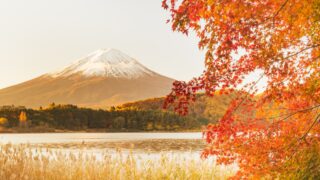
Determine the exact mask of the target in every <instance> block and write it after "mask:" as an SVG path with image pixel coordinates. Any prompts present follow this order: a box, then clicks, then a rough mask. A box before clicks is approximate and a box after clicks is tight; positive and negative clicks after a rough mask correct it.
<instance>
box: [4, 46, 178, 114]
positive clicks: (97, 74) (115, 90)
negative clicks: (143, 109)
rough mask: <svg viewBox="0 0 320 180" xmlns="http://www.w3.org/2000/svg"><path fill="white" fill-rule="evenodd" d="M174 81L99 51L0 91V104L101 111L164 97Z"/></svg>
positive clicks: (123, 57)
mask: <svg viewBox="0 0 320 180" xmlns="http://www.w3.org/2000/svg"><path fill="white" fill-rule="evenodd" d="M173 81H174V80H173V79H171V78H168V77H165V76H162V75H160V74H158V73H155V72H153V71H151V70H149V69H148V68H146V67H144V66H143V65H142V64H140V63H139V62H138V61H136V60H135V59H133V58H131V57H129V56H128V55H126V54H124V53H122V52H120V51H118V50H114V49H100V50H98V51H95V52H94V53H91V54H89V55H88V56H86V57H84V58H82V59H80V60H79V61H77V62H75V63H73V64H71V65H70V66H68V67H66V68H63V69H62V70H59V71H57V72H53V73H48V74H45V75H43V76H40V77H38V78H35V79H33V80H30V81H27V82H24V83H21V84H18V85H15V86H12V87H8V88H5V89H2V90H0V105H9V104H15V105H24V106H27V107H34V108H37V107H39V106H46V105H48V104H49V103H52V102H55V103H61V104H66V103H68V104H76V105H79V106H86V107H93V108H105V107H108V106H111V105H118V104H122V103H124V102H130V101H136V100H140V99H145V98H151V97H157V96H164V95H166V94H167V93H168V92H169V91H170V89H171V84H172V82H173Z"/></svg>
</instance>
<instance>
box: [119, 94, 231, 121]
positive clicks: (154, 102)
mask: <svg viewBox="0 0 320 180" xmlns="http://www.w3.org/2000/svg"><path fill="white" fill-rule="evenodd" d="M235 96H236V95H235V94H230V95H220V94H218V93H217V94H216V95H215V96H213V97H208V96H206V95H204V94H198V95H197V99H196V101H195V102H194V103H192V104H190V109H189V114H188V117H193V118H198V119H204V120H207V121H208V122H210V123H215V122H217V121H218V120H219V119H220V118H221V117H222V116H223V115H224V113H225V111H226V110H227V108H228V105H229V104H230V102H231V100H232V99H233V98H235ZM164 99H165V98H164V97H163V98H151V99H146V100H142V101H136V102H131V103H125V104H123V105H121V106H118V107H117V108H118V109H137V110H163V109H162V105H163V102H164ZM169 111H172V110H169Z"/></svg>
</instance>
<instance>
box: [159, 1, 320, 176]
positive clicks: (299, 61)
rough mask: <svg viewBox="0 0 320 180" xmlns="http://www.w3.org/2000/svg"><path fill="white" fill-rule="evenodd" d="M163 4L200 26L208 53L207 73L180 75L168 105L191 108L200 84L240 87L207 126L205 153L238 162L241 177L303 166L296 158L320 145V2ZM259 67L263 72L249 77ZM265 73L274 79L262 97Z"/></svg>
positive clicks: (192, 26) (180, 20)
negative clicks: (189, 76)
mask: <svg viewBox="0 0 320 180" xmlns="http://www.w3.org/2000/svg"><path fill="white" fill-rule="evenodd" d="M162 6H163V8H165V9H167V10H168V11H169V12H170V15H171V16H170V19H169V20H168V23H171V24H172V29H173V30H174V31H179V32H182V33H184V34H186V35H188V34H189V33H190V32H193V33H195V34H196V35H197V37H198V38H199V44H198V46H199V48H200V49H202V50H204V51H205V52H206V55H205V71H204V72H203V74H202V75H201V76H199V77H197V78H194V79H192V80H191V81H189V82H183V81H176V82H174V84H173V89H172V92H171V93H170V94H169V95H168V96H167V99H166V102H165V104H164V106H165V108H167V107H168V106H170V105H173V107H174V109H175V110H176V111H177V112H178V113H180V114H182V115H185V114H187V113H188V105H189V104H190V102H192V101H194V100H195V98H196V93H197V92H199V91H200V90H204V91H205V93H206V95H208V96H213V95H214V94H215V92H216V91H217V90H219V92H220V93H223V94H228V93H230V92H233V91H236V93H237V94H238V96H237V98H236V99H234V100H233V101H232V102H231V103H230V106H229V108H228V110H227V111H226V113H225V115H224V116H223V117H222V118H221V119H220V121H219V123H218V124H214V125H208V127H207V130H206V131H205V132H204V135H205V138H206V141H207V143H208V146H207V148H206V149H205V150H204V152H203V156H204V157H206V156H208V155H216V156H217V160H218V162H219V163H223V164H230V163H235V162H236V163H238V165H239V167H240V170H239V172H238V173H237V176H236V177H253V178H254V177H261V176H265V177H267V176H271V177H278V176H279V174H285V173H286V172H288V171H289V170H291V171H292V172H293V171H294V168H295V169H297V168H299V166H293V165H292V164H294V163H293V161H294V160H297V159H299V158H298V155H299V154H300V155H301V153H303V152H309V151H308V149H309V148H310V147H315V149H317V148H319V147H320V139H319V132H320V128H319V127H318V126H317V125H318V122H319V120H320V116H319V112H318V110H319V107H320V105H319V104H320V62H319V59H320V1H319V0H262V1H261V0H181V1H177V0H170V1H169V0H163V2H162ZM252 73H260V74H261V75H260V76H258V77H256V80H255V81H252V82H249V83H244V80H245V79H246V77H248V75H250V74H252ZM261 79H264V80H265V81H266V83H267V85H266V88H265V90H264V92H263V93H262V94H260V95H259V96H256V93H257V91H258V87H257V86H256V85H257V83H258V82H259V81H261ZM268 109H269V110H270V112H268ZM297 147H298V148H297ZM300 161H301V160H300ZM288 162H291V163H289V164H288ZM290 164H291V165H290Z"/></svg>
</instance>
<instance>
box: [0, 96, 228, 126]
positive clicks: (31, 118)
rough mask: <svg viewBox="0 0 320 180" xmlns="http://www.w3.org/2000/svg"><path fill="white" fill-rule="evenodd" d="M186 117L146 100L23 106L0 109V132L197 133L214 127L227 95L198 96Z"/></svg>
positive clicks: (220, 114) (158, 101)
mask: <svg viewBox="0 0 320 180" xmlns="http://www.w3.org/2000/svg"><path fill="white" fill-rule="evenodd" d="M198 96H199V97H198V99H197V101H196V102H194V103H193V104H191V108H190V113H189V114H188V115H187V116H180V115H178V114H177V113H175V112H173V111H172V110H170V109H169V110H164V109H163V108H162V105H163V101H164V98H154V99H147V100H144V101H138V102H133V103H127V104H124V105H122V106H117V107H111V108H110V109H108V110H102V109H99V110H97V109H89V108H81V107H77V106H75V105H55V104H54V103H52V104H50V105H49V106H48V107H44V108H42V107H40V108H39V109H29V108H25V107H23V106H20V107H15V106H2V107H1V108H0V118H1V121H0V124H1V128H2V131H42V132H46V131H55V130H71V131H79V130H89V131H90V130H91V131H95V130H99V131H182V130H200V129H201V127H202V126H204V125H207V124H208V123H216V122H217V121H218V119H219V118H220V117H221V116H222V115H223V113H224V111H225V110H226V108H227V104H228V103H229V102H230V100H231V96H232V95H231V96H230V95H217V96H214V97H211V98H209V97H206V96H204V95H198Z"/></svg>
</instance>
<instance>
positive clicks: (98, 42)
mask: <svg viewBox="0 0 320 180" xmlns="http://www.w3.org/2000/svg"><path fill="white" fill-rule="evenodd" d="M167 16H168V14H167V12H166V11H164V10H163V9H162V8H161V0H0V88H3V87H7V86H10V85H13V84H16V83H19V82H23V81H26V80H29V79H32V78H35V77H37V76H39V75H42V74H44V73H48V72H52V71H55V70H57V69H60V68H62V67H64V66H66V65H68V64H70V63H72V62H74V61H76V60H77V59H79V58H81V57H83V56H85V55H87V54H89V53H91V52H93V51H95V50H97V49H100V48H115V49H119V50H121V51H123V52H124V53H126V54H128V55H130V56H131V57H133V58H135V59H137V60H138V61H139V62H141V63H142V64H144V65H145V66H146V67H148V68H150V69H152V70H154V71H156V72H158V73H160V74H163V75H166V76H169V77H172V78H175V79H179V80H189V79H191V78H192V77H194V76H197V75H199V74H201V72H202V71H203V57H204V55H203V52H200V51H199V50H198V49H197V39H196V38H195V37H186V36H184V35H181V34H180V33H173V32H172V31H171V27H170V25H169V24H166V19H167Z"/></svg>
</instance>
